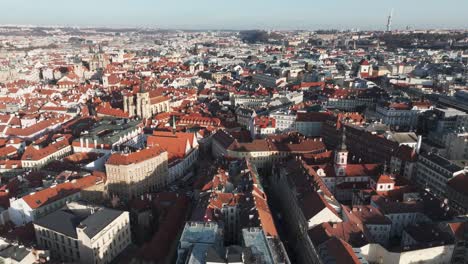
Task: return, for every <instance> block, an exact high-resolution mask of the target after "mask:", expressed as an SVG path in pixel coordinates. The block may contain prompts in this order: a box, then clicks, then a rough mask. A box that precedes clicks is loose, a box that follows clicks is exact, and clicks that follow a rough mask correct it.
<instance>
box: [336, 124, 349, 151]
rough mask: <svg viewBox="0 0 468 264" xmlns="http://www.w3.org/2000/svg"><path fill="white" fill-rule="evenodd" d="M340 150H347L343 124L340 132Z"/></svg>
mask: <svg viewBox="0 0 468 264" xmlns="http://www.w3.org/2000/svg"><path fill="white" fill-rule="evenodd" d="M338 150H340V151H347V147H346V127H344V126H343V131H342V134H341V145H340V147H339V149H338Z"/></svg>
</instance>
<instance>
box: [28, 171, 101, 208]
mask: <svg viewBox="0 0 468 264" xmlns="http://www.w3.org/2000/svg"><path fill="white" fill-rule="evenodd" d="M100 180H101V179H100V178H98V177H96V176H93V175H90V176H87V177H83V178H80V179H76V180H73V181H70V182H66V183H61V184H57V185H56V186H54V187H49V188H47V189H44V190H41V191H38V192H36V193H32V194H29V195H26V196H24V197H22V198H21V199H23V200H24V201H25V202H26V203H27V204H28V205H29V207H31V208H32V209H36V208H39V207H41V206H43V205H46V204H48V203H51V202H54V201H57V200H60V199H62V198H64V197H67V196H70V195H72V194H74V193H77V192H79V191H81V190H83V189H86V188H88V187H90V186H93V185H95V184H96V182H99V181H100Z"/></svg>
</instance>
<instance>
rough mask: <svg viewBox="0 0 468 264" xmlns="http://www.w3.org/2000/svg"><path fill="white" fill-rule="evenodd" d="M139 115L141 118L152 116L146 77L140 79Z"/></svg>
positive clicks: (138, 94) (138, 95)
mask: <svg viewBox="0 0 468 264" xmlns="http://www.w3.org/2000/svg"><path fill="white" fill-rule="evenodd" d="M136 107H137V113H136V114H137V116H138V117H140V118H148V117H150V116H151V113H150V111H149V93H148V91H146V89H145V86H144V79H143V78H141V80H140V90H139V91H138V93H137V106H136Z"/></svg>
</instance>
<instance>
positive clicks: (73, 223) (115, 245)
mask: <svg viewBox="0 0 468 264" xmlns="http://www.w3.org/2000/svg"><path fill="white" fill-rule="evenodd" d="M34 230H35V233H36V240H37V243H38V245H39V246H40V247H42V248H46V249H48V250H50V253H51V258H52V259H55V260H58V261H63V262H79V263H92V264H99V263H110V262H111V261H112V260H113V259H114V258H115V257H117V256H118V255H119V254H120V253H121V252H122V251H123V250H124V249H125V248H127V247H128V246H129V245H130V243H131V231H130V216H129V213H128V212H125V211H118V210H113V209H108V208H103V207H95V206H88V205H84V204H79V203H70V204H68V205H67V206H66V207H64V208H62V209H61V210H58V211H56V212H54V213H51V214H49V215H47V216H45V217H43V218H41V219H39V220H37V221H35V222H34Z"/></svg>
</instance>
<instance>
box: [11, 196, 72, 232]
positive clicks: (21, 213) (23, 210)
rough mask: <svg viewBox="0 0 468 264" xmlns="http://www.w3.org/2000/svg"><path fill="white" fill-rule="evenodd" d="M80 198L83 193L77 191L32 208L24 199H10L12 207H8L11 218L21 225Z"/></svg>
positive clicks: (17, 224)
mask: <svg viewBox="0 0 468 264" xmlns="http://www.w3.org/2000/svg"><path fill="white" fill-rule="evenodd" d="M50 188H54V187H50ZM80 198H81V193H80V192H77V193H74V194H72V195H69V196H66V197H64V198H62V199H59V200H57V201H54V202H52V203H47V204H45V205H43V206H41V207H39V208H36V209H31V207H29V205H28V204H27V203H26V202H25V201H24V200H23V199H16V200H13V199H12V200H10V207H9V208H8V213H9V217H10V220H11V221H12V222H13V223H14V224H15V225H16V226H21V225H25V224H27V223H29V222H32V221H34V220H36V219H39V218H41V217H43V216H45V215H47V214H49V213H51V212H54V211H56V210H58V209H60V208H61V207H62V206H64V205H65V204H66V203H67V202H72V201H77V200H79V199H80Z"/></svg>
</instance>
